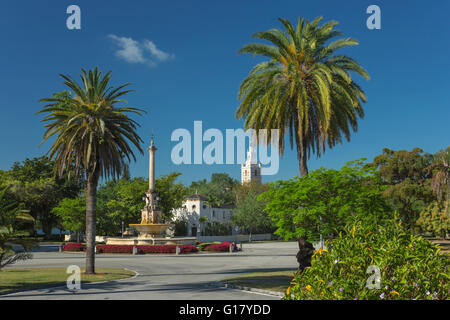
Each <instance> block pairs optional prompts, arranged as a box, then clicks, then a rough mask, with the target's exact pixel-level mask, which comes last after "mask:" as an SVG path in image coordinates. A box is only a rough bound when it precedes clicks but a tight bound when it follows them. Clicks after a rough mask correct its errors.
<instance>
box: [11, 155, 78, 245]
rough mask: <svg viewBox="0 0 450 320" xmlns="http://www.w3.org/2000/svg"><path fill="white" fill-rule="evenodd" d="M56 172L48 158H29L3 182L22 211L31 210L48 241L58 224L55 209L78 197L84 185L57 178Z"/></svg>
mask: <svg viewBox="0 0 450 320" xmlns="http://www.w3.org/2000/svg"><path fill="white" fill-rule="evenodd" d="M53 170H54V162H53V161H50V160H49V159H48V158H47V157H39V158H33V159H28V158H27V159H26V160H24V161H22V162H15V163H14V164H13V166H12V167H11V169H10V170H9V171H6V172H5V173H4V178H3V185H5V186H8V187H9V190H10V193H11V195H12V196H13V197H14V199H15V200H16V201H17V202H18V203H19V204H20V206H21V207H24V208H27V209H29V210H30V213H31V215H32V216H33V217H34V218H35V219H36V220H37V222H38V224H40V225H41V227H42V229H43V231H44V233H45V237H46V238H49V237H50V236H51V231H52V227H54V226H55V225H56V224H57V223H58V217H57V216H55V215H54V214H53V213H52V209H53V208H54V207H56V206H57V205H58V203H59V201H60V200H61V199H63V198H73V197H76V196H77V195H78V193H79V192H80V190H81V188H82V185H83V184H82V183H83V182H82V181H78V182H77V181H74V180H68V179H67V178H64V177H54V174H53V172H54V171H53Z"/></svg>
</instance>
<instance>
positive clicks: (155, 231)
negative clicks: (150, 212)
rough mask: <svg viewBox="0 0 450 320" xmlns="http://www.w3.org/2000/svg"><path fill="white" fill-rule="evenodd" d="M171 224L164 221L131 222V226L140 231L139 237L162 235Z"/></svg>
mask: <svg viewBox="0 0 450 320" xmlns="http://www.w3.org/2000/svg"><path fill="white" fill-rule="evenodd" d="M170 226H171V225H170V224H163V223H151V224H130V227H132V228H134V229H136V230H137V232H139V238H155V237H161V236H162V235H163V234H164V233H165V232H166V230H167V229H169V227H170Z"/></svg>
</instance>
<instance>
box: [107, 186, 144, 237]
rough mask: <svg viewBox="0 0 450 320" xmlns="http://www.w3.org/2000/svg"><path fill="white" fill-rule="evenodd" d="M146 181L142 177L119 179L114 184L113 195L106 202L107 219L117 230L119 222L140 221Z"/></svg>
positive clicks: (127, 223)
mask: <svg viewBox="0 0 450 320" xmlns="http://www.w3.org/2000/svg"><path fill="white" fill-rule="evenodd" d="M147 188H148V182H147V181H146V180H145V179H143V178H134V179H130V180H126V179H120V180H119V181H117V183H116V184H115V185H114V195H113V197H112V198H111V199H109V201H108V202H107V203H106V210H107V216H108V220H109V222H110V223H111V224H114V225H115V228H116V230H117V231H119V230H120V229H121V224H122V222H124V224H125V225H129V224H130V223H136V222H140V219H141V210H142V209H143V207H144V202H143V201H142V195H143V193H144V192H145V191H147Z"/></svg>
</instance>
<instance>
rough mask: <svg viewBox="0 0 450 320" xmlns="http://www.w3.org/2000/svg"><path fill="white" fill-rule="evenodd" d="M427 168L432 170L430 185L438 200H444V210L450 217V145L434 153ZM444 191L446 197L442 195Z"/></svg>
mask: <svg viewBox="0 0 450 320" xmlns="http://www.w3.org/2000/svg"><path fill="white" fill-rule="evenodd" d="M428 169H429V170H431V171H432V172H433V176H432V180H431V187H432V188H433V190H434V191H435V192H436V194H437V199H438V201H439V202H441V201H444V203H445V209H444V212H449V213H448V215H449V217H450V211H449V206H450V146H449V147H447V149H445V150H441V151H439V152H438V153H436V154H435V155H434V157H433V162H432V163H431V165H430V166H429V167H428ZM445 189H446V190H445ZM445 191H446V192H445ZM445 193H446V194H447V196H446V197H444V195H445Z"/></svg>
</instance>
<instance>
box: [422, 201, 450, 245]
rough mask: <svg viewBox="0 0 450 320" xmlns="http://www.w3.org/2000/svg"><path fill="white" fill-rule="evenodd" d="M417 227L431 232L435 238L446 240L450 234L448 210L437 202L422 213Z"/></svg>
mask: <svg viewBox="0 0 450 320" xmlns="http://www.w3.org/2000/svg"><path fill="white" fill-rule="evenodd" d="M417 225H418V226H419V227H420V228H421V229H422V231H429V232H431V233H433V235H435V236H441V237H442V238H443V239H445V238H446V235H447V233H449V232H450V216H449V215H448V213H447V208H444V207H443V206H442V205H440V204H439V202H437V201H435V202H433V203H431V204H430V205H429V206H428V207H426V208H425V209H424V210H422V211H421V212H420V216H419V219H417Z"/></svg>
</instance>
